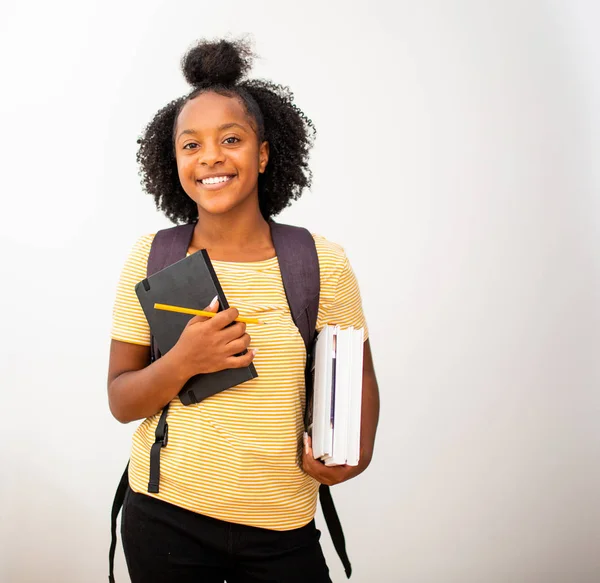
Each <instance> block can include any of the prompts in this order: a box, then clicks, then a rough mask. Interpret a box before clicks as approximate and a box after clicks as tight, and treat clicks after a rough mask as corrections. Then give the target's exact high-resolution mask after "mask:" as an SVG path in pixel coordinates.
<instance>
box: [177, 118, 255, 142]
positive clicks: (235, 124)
mask: <svg viewBox="0 0 600 583" xmlns="http://www.w3.org/2000/svg"><path fill="white" fill-rule="evenodd" d="M233 127H238V128H240V129H241V130H243V131H245V132H247V131H248V130H247V129H246V128H245V127H244V126H243V125H241V124H239V123H236V122H234V121H233V122H231V123H224V124H222V125H220V126H219V127H218V128H217V130H218V131H220V132H221V131H223V130H228V129H229V128H233ZM197 133H198V132H196V130H183V131H182V132H180V133H179V135H178V136H177V139H179V138H180V137H181V136H184V135H188V134H190V135H195V134H197Z"/></svg>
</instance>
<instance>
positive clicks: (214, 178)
mask: <svg viewBox="0 0 600 583" xmlns="http://www.w3.org/2000/svg"><path fill="white" fill-rule="evenodd" d="M254 127H255V126H254V122H253V120H250V119H249V116H248V114H247V113H246V111H245V109H244V107H243V105H242V103H241V102H240V100H239V99H237V98H235V97H225V96H223V95H219V94H218V93H211V92H207V93H202V94H200V95H199V96H198V97H195V98H194V99H192V100H191V101H188V102H187V103H186V104H185V105H184V107H183V109H182V110H181V112H180V113H179V117H178V118H177V123H176V128H175V158H176V160H177V171H178V174H179V180H180V181H181V186H182V187H183V190H184V191H185V192H186V193H187V195H188V196H189V197H190V198H191V199H192V200H193V201H194V202H195V203H196V204H197V205H198V211H199V212H202V211H205V212H207V213H210V214H224V213H227V212H229V211H231V210H233V209H239V208H241V207H244V206H248V207H253V208H255V206H256V207H257V206H258V174H259V172H264V170H265V167H266V165H267V161H268V159H269V146H268V143H267V142H262V143H260V144H259V142H258V139H257V134H256V132H255V130H254Z"/></svg>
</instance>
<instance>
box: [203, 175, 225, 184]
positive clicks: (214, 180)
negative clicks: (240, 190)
mask: <svg viewBox="0 0 600 583" xmlns="http://www.w3.org/2000/svg"><path fill="white" fill-rule="evenodd" d="M231 178H232V177H231V176H215V177H214V178H205V179H204V180H201V181H200V182H202V184H219V183H220V182H227V181H228V180H231Z"/></svg>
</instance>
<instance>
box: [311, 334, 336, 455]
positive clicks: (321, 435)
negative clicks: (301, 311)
mask: <svg viewBox="0 0 600 583" xmlns="http://www.w3.org/2000/svg"><path fill="white" fill-rule="evenodd" d="M335 333H336V329H335V327H334V326H326V327H325V328H323V330H322V331H321V332H320V333H319V335H318V337H317V340H316V345H315V349H314V359H313V402H312V407H313V412H312V426H309V428H308V431H309V433H311V436H312V448H313V454H314V457H315V458H321V457H323V456H325V455H330V454H331V451H332V441H333V429H332V427H331V384H332V374H333V373H332V370H333V363H334V351H333V346H334V345H333V342H334V335H335Z"/></svg>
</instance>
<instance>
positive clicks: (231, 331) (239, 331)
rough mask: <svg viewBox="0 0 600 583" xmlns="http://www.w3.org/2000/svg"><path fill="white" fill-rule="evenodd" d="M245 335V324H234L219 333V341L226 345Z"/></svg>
mask: <svg viewBox="0 0 600 583" xmlns="http://www.w3.org/2000/svg"><path fill="white" fill-rule="evenodd" d="M245 333H246V324H245V323H244V322H234V323H233V324H232V325H231V326H227V327H226V328H224V329H223V330H222V331H221V335H222V336H221V340H222V341H223V342H224V343H225V344H228V343H229V342H233V341H234V340H238V339H240V338H242V337H243V336H244V334H245Z"/></svg>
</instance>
